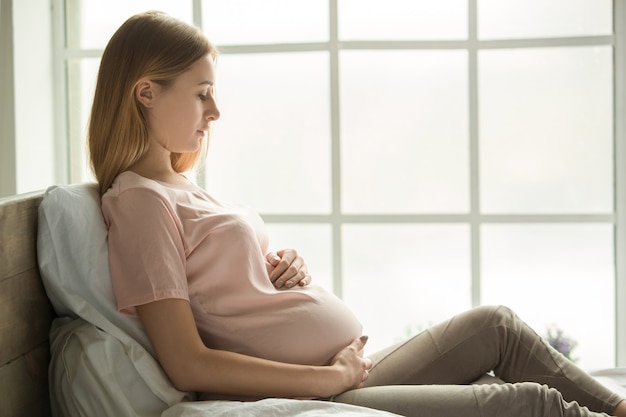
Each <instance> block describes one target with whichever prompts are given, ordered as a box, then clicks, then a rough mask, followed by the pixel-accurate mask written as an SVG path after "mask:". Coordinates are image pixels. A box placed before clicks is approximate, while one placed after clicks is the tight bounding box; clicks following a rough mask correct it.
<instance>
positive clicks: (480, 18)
mask: <svg viewBox="0 0 626 417" xmlns="http://www.w3.org/2000/svg"><path fill="white" fill-rule="evenodd" d="M56 3H57V4H58V5H59V6H63V7H64V10H65V13H64V17H63V24H64V27H65V28H66V29H67V30H66V32H65V38H66V43H65V45H64V49H63V51H62V53H61V55H60V56H62V57H63V65H64V67H65V68H66V72H67V77H66V79H65V81H64V83H66V84H63V83H62V84H63V85H61V86H60V87H61V88H62V89H63V91H67V94H66V96H65V97H66V102H65V105H66V108H67V109H68V112H67V114H68V120H69V122H68V126H67V131H68V134H69V137H70V142H71V150H72V151H71V158H70V159H71V162H72V167H73V168H72V175H73V180H74V181H84V180H88V179H90V174H89V172H88V169H87V163H86V161H85V152H84V145H83V144H84V137H85V127H86V121H87V116H88V112H89V106H90V101H91V95H92V94H93V87H94V80H95V74H96V71H97V66H98V60H99V56H100V54H101V52H102V49H103V48H104V46H105V44H106V41H107V40H108V38H109V37H110V36H111V34H112V33H113V31H114V30H115V28H116V27H117V26H119V25H120V24H121V23H122V22H123V21H124V20H125V19H126V18H127V17H128V16H129V15H131V14H132V13H134V12H139V11H143V10H147V9H161V10H164V11H166V12H169V13H170V14H173V15H175V16H178V17H180V18H182V19H184V20H187V21H189V22H193V23H195V24H197V25H199V26H200V27H202V28H203V30H204V31H205V33H206V34H207V36H208V37H209V39H211V40H212V41H213V42H214V43H215V44H216V45H217V46H218V48H219V49H220V51H221V54H220V57H219V59H218V63H217V94H218V105H219V106H220V110H221V112H222V118H221V119H220V120H219V121H218V122H217V123H216V125H215V127H214V130H213V135H212V138H211V144H210V149H209V154H208V158H207V161H206V165H205V166H203V167H202V169H201V170H200V171H199V172H198V173H197V179H198V181H199V182H200V183H201V184H202V185H203V186H205V187H206V188H207V189H208V190H209V191H210V192H211V193H213V194H214V195H216V196H217V197H218V198H221V199H224V200H228V201H232V202H238V203H241V204H246V205H250V206H252V207H254V208H255V209H256V210H257V211H259V212H260V213H261V214H262V215H263V217H264V218H265V220H266V222H267V224H268V228H269V230H270V238H271V241H272V242H271V243H272V246H273V247H275V248H281V247H295V248H297V249H298V250H299V251H300V252H301V254H302V255H303V256H304V258H305V259H306V260H307V262H308V264H309V269H310V270H311V271H312V273H313V276H314V279H315V280H316V281H317V282H318V283H319V284H321V285H323V286H326V287H327V288H328V289H330V290H332V291H335V292H336V293H337V294H338V295H339V296H341V297H342V298H343V299H344V300H346V302H347V303H349V304H350V305H351V307H352V308H353V309H354V310H355V311H356V312H357V315H358V316H359V317H361V319H362V321H363V324H364V326H365V332H366V333H368V334H369V335H370V342H368V344H369V349H370V350H374V349H377V348H380V347H382V346H384V345H387V344H389V343H391V342H394V341H397V340H400V339H401V338H403V337H405V336H407V335H409V334H413V333H415V332H417V331H419V330H421V329H424V328H425V327H427V326H429V325H431V324H433V323H435V322H438V321H440V320H442V319H445V318H448V317H449V316H451V315H453V314H455V313H458V312H461V311H463V310H465V309H468V308H470V307H472V306H476V305H481V304H506V305H509V306H511V307H512V308H513V309H515V310H516V311H517V312H518V313H519V314H520V315H521V316H522V318H524V319H525V320H526V321H527V322H529V323H530V324H531V325H532V326H533V327H534V328H535V329H536V330H537V331H538V332H539V333H541V334H545V333H546V331H547V328H548V327H550V326H556V327H557V328H559V329H560V330H562V331H563V332H564V333H565V334H566V335H568V336H569V337H571V338H572V339H574V340H575V341H576V342H577V343H578V346H577V347H576V349H575V350H574V352H573V357H574V358H576V359H578V363H579V364H580V365H582V366H584V367H587V368H595V367H610V366H614V365H615V364H616V356H617V355H618V352H621V351H623V350H626V346H622V344H624V342H623V341H621V340H618V339H617V337H616V335H617V334H618V332H617V331H616V329H617V328H619V327H621V326H624V324H623V322H621V321H617V318H616V317H618V314H617V313H618V311H617V310H618V303H617V302H616V299H618V300H619V299H621V298H620V297H622V296H621V295H620V291H623V290H620V289H621V288H622V286H621V284H620V285H618V283H620V282H622V280H623V279H624V277H620V274H621V265H620V262H621V260H620V259H621V255H619V253H620V250H624V248H622V247H621V246H619V245H621V243H620V242H621V238H620V236H621V235H620V233H621V230H622V228H623V226H622V225H621V223H620V221H618V220H620V219H621V215H620V212H619V210H620V204H621V203H620V201H621V200H622V199H623V196H622V194H623V193H624V192H623V191H620V192H619V193H616V184H619V181H621V179H620V178H621V177H620V176H621V175H622V174H621V170H622V169H623V161H622V159H624V157H625V156H624V155H620V154H619V152H616V149H618V150H620V149H622V147H623V145H622V142H623V140H624V139H623V137H622V136H623V132H622V130H623V121H622V118H623V115H621V114H618V109H622V110H623V108H622V107H621V106H623V97H622V96H621V95H623V94H624V93H623V91H622V92H621V95H619V94H620V93H619V91H620V87H619V86H620V85H621V83H623V79H622V78H620V77H621V76H620V75H619V74H618V73H617V72H616V66H617V65H623V63H622V60H623V54H624V52H623V46H622V45H621V44H620V43H619V41H618V36H616V33H617V31H623V28H622V27H623V26H624V24H625V23H626V22H624V21H623V20H622V19H623V17H620V16H622V15H623V14H624V11H623V10H622V8H623V7H624V6H623V5H619V2H616V4H615V5H614V4H613V3H612V2H611V1H609V0H579V1H576V2H572V1H569V0H560V1H557V0H553V1H550V2H546V1H544V0H470V1H468V0H445V1H444V0H441V1H437V2H434V1H426V0H424V1H416V0H384V1H382V0H306V1H305V0H300V1H297V2H294V1H292V0H271V1H270V0H266V1H262V2H260V1H251V0H195V1H191V0H188V1H177V2H171V1H165V0H164V1H160V2H159V1H154V0H149V1H148V0H145V1H133V2H128V1H122V0H116V1H111V0H107V1H93V0H89V1H87V0H82V1H81V0H66V1H65V3H63V2H62V1H61V0H57V2H56ZM618 5H619V6H618ZM616 242H617V243H616ZM616 244H617V245H618V246H616ZM622 301H626V300H622ZM622 360H624V361H626V358H623V359H620V361H622Z"/></svg>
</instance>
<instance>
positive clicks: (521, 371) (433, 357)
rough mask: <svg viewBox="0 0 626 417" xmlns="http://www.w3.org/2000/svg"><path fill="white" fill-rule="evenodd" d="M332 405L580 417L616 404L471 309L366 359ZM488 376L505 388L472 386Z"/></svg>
mask: <svg viewBox="0 0 626 417" xmlns="http://www.w3.org/2000/svg"><path fill="white" fill-rule="evenodd" d="M372 360H373V361H374V366H373V368H372V370H371V371H370V375H369V378H368V380H367V381H366V384H365V387H364V388H360V389H356V390H351V391H347V392H345V393H343V394H340V395H338V396H336V397H334V398H333V399H332V400H333V401H338V402H342V403H348V404H356V405H362V406H366V407H371V408H376V409H381V410H386V411H390V412H393V413H397V414H401V415H404V416H411V417H412V416H415V417H418V416H419V417H456V416H463V417H521V416H526V417H548V416H549V417H585V416H601V415H605V414H602V413H606V414H610V413H611V412H612V411H613V410H614V409H615V407H616V406H617V404H618V403H619V402H620V401H621V400H622V399H621V398H620V397H619V396H618V395H616V394H615V393H613V392H611V391H609V390H608V389H606V388H605V387H604V386H602V385H601V384H599V383H598V382H596V381H595V380H594V379H593V378H592V377H590V376H589V375H587V374H586V373H585V372H584V371H582V370H581V369H580V368H578V367H577V366H576V365H574V364H573V363H572V362H571V361H569V360H568V359H566V358H565V357H564V356H563V355H561V354H560V353H559V352H557V351H556V350H555V349H553V348H552V347H550V346H549V345H548V344H547V343H545V342H544V341H543V340H542V339H541V337H539V336H538V335H537V334H536V333H535V332H534V331H533V330H532V329H531V328H530V327H528V326H527V325H526V324H525V323H524V322H523V321H522V320H521V319H520V318H519V317H517V315H515V313H513V312H512V311H511V310H510V309H508V308H506V307H502V306H496V307H491V306H489V307H478V308H475V309H472V310H469V311H467V312H465V313H463V314H460V315H458V316H455V317H453V318H452V319H450V320H448V321H446V322H444V323H441V324H439V325H436V326H434V327H432V328H431V329H429V330H427V331H424V332H422V333H420V334H418V335H417V336H415V337H413V338H411V339H409V340H408V341H406V342H404V343H401V344H399V345H396V346H393V347H390V348H388V349H385V350H383V351H381V352H377V353H375V354H374V355H372ZM490 371H493V372H494V373H495V375H496V376H497V377H498V378H500V379H501V380H503V381H505V382H506V383H505V384H486V385H478V384H472V382H473V381H475V380H477V379H479V378H481V377H482V376H484V375H485V374H486V373H488V372H490Z"/></svg>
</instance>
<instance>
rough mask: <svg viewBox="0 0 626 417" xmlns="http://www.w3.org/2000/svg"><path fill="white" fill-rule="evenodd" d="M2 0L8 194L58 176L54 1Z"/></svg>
mask: <svg viewBox="0 0 626 417" xmlns="http://www.w3.org/2000/svg"><path fill="white" fill-rule="evenodd" d="M0 1H1V2H2V7H1V10H2V12H1V14H0V25H1V26H0V33H1V34H2V42H1V45H2V46H1V47H0V48H1V49H0V52H1V55H0V56H2V63H1V64H0V68H1V69H0V71H1V74H2V78H1V79H0V92H1V93H2V94H1V95H0V97H1V98H0V108H1V109H2V113H3V119H2V127H0V134H1V135H2V136H1V137H0V163H1V164H2V168H1V171H0V173H1V176H2V178H1V179H0V196H6V195H11V194H15V193H24V192H28V191H34V190H40V189H44V188H46V187H47V186H48V185H50V184H53V183H56V182H58V178H56V175H55V164H54V160H55V158H54V156H55V141H54V131H55V127H54V117H53V115H54V107H53V103H54V94H53V93H54V77H53V68H54V67H53V61H52V57H53V55H52V8H51V2H50V0H0ZM11 26H12V27H11Z"/></svg>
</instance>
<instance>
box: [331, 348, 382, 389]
mask: <svg viewBox="0 0 626 417" xmlns="http://www.w3.org/2000/svg"><path fill="white" fill-rule="evenodd" d="M365 343H367V336H361V337H359V338H357V339H354V340H353V341H352V343H350V344H349V345H348V346H347V347H345V348H343V349H342V350H340V351H339V353H337V354H336V355H335V357H334V358H333V360H332V361H331V367H334V368H338V369H339V371H340V374H341V375H342V376H343V385H344V387H345V389H344V391H347V390H349V389H354V388H360V387H361V386H362V385H363V382H365V381H366V380H367V378H368V376H369V370H370V369H371V368H372V360H371V359H369V358H363V357H362V353H361V352H362V351H363V347H364V346H365ZM342 392H343V391H342Z"/></svg>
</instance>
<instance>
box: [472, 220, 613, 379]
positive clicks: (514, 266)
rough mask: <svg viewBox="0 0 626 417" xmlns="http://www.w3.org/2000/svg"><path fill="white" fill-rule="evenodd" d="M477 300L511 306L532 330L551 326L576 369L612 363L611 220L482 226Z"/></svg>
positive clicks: (605, 365)
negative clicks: (568, 347) (565, 339)
mask: <svg viewBox="0 0 626 417" xmlns="http://www.w3.org/2000/svg"><path fill="white" fill-rule="evenodd" d="M481 240H482V249H481V257H482V267H481V268H482V302H483V303H484V304H505V305H508V306H509V307H512V308H513V309H514V310H515V311H516V312H517V313H518V314H519V315H520V316H521V317H522V318H523V319H524V320H525V321H527V322H528V323H529V325H530V326H531V327H533V328H534V329H535V330H536V331H537V332H538V333H540V334H542V335H543V334H545V330H546V326H549V325H552V324H556V325H558V326H559V327H560V328H561V329H562V330H563V331H564V332H565V334H568V335H569V336H571V337H572V338H573V339H575V340H576V341H577V342H578V343H579V345H578V347H576V349H575V350H574V352H573V356H574V357H578V358H579V362H578V363H579V365H581V366H582V367H583V368H586V369H590V368H608V367H613V366H615V364H614V358H615V334H614V330H615V319H614V315H615V310H614V308H615V303H614V294H615V292H614V290H615V287H614V285H615V284H614V280H615V271H614V259H613V227H612V225H609V224H606V225H602V224H599V225H596V224H594V225H584V224H579V225H576V224H559V225H554V224H553V225H486V226H483V228H482V237H481Z"/></svg>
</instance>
